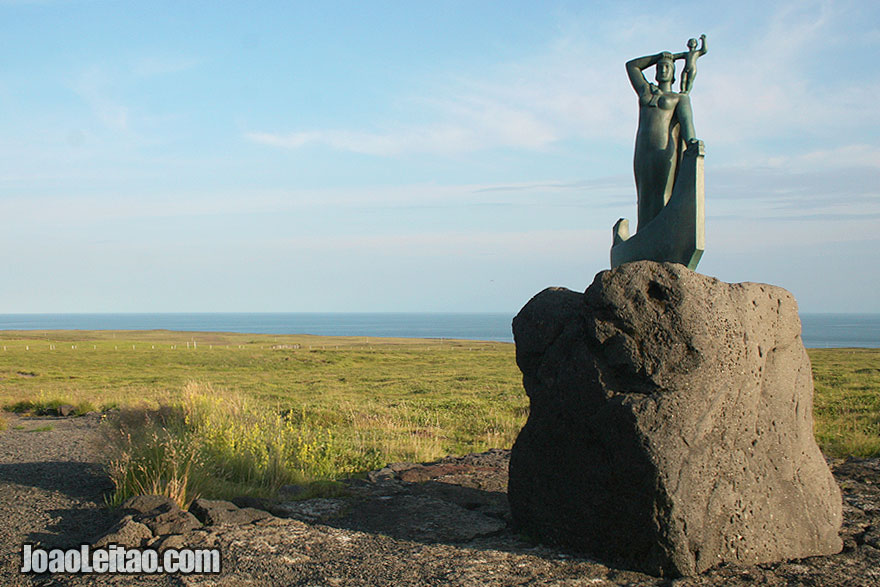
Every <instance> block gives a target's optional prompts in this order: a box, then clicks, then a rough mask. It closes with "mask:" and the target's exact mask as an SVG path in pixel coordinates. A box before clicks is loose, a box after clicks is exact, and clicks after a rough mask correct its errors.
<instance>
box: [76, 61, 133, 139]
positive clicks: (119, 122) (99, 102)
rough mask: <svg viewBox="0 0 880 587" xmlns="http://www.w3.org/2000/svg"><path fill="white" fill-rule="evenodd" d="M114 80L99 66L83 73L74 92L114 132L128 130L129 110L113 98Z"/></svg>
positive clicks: (78, 78)
mask: <svg viewBox="0 0 880 587" xmlns="http://www.w3.org/2000/svg"><path fill="white" fill-rule="evenodd" d="M111 88H112V79H111V77H110V76H109V75H108V74H107V72H106V71H105V70H104V69H102V68H100V67H97V66H92V67H90V68H88V69H86V70H85V71H83V72H82V73H81V74H80V75H79V76H78V77H77V78H76V80H75V81H74V84H73V89H74V91H75V92H76V93H77V94H78V95H79V96H80V97H81V98H82V99H83V100H84V101H85V102H86V103H87V104H88V105H89V106H90V107H91V109H92V111H93V112H94V114H95V116H96V117H97V118H98V120H100V121H101V123H102V124H103V125H104V126H106V127H107V128H109V129H110V130H114V131H126V130H128V123H129V109H128V107H126V106H124V105H123V104H121V103H120V102H119V101H118V100H116V99H114V98H113V97H112V89H111Z"/></svg>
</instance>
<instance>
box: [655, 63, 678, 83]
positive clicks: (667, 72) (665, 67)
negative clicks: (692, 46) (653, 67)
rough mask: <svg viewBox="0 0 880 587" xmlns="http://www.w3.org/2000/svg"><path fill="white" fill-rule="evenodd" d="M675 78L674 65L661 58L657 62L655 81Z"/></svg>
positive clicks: (669, 80) (660, 81) (667, 80)
mask: <svg viewBox="0 0 880 587" xmlns="http://www.w3.org/2000/svg"><path fill="white" fill-rule="evenodd" d="M673 79H675V67H674V66H673V65H672V62H671V61H667V60H665V59H664V60H663V61H658V62H657V82H658V83H662V82H671V81H672V80H673Z"/></svg>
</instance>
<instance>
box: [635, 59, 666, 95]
mask: <svg viewBox="0 0 880 587" xmlns="http://www.w3.org/2000/svg"><path fill="white" fill-rule="evenodd" d="M660 55H662V54H657V55H647V56H645V57H636V58H635V59H630V60H629V61H627V62H626V73H627V75H628V76H629V81H630V83H631V84H632V87H633V89H634V90H635V91H636V93H637V94H639V95H640V96H641V95H642V93H643V92H645V91H646V90H647V89H648V87H649V86H650V84H649V83H648V80H646V79H645V74H644V73H642V71H643V70H645V69H647V68H649V67H651V66H652V65H654V64H655V63H657V60H658V59H659V58H660Z"/></svg>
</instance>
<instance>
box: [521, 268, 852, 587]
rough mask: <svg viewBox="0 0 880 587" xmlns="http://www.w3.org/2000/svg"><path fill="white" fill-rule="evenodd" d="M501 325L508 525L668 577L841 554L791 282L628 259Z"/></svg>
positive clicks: (555, 291)
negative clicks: (509, 348)
mask: <svg viewBox="0 0 880 587" xmlns="http://www.w3.org/2000/svg"><path fill="white" fill-rule="evenodd" d="M513 330H514V337H515V340H516V359H517V363H518V365H519V367H520V369H521V370H522V372H523V384H524V386H525V389H526V392H527V393H528V395H529V398H530V400H531V413H530V415H529V419H528V422H527V423H526V425H525V427H524V428H523V430H522V432H521V433H520V435H519V438H517V441H516V444H515V445H514V447H513V453H512V455H511V461H510V480H509V489H508V491H509V499H510V506H511V510H512V514H513V518H514V521H515V522H516V524H517V526H518V527H519V528H520V529H521V530H522V531H525V532H526V533H528V534H530V535H532V536H536V537H538V538H541V539H543V540H546V541H550V542H554V543H558V544H564V545H567V546H570V547H573V548H575V549H577V550H580V551H585V552H588V553H592V554H594V555H598V556H600V557H602V558H605V559H606V560H610V561H613V562H615V563H617V564H621V565H624V566H627V567H632V568H636V569H639V570H643V571H647V572H650V573H653V574H658V575H672V576H674V575H690V574H694V573H699V572H702V571H704V570H706V569H708V568H710V567H712V566H714V565H717V564H719V563H721V562H725V561H735V562H739V563H759V562H769V561H775V560H782V559H788V558H800V557H806V556H812V555H824V554H831V553H836V552H839V551H840V549H841V546H842V544H841V540H840V538H839V536H838V531H839V529H840V525H841V518H842V514H841V498H840V491H839V490H838V487H837V485H836V484H835V482H834V479H833V478H832V476H831V473H830V471H829V469H828V466H827V465H826V463H825V460H824V459H823V457H822V454H821V453H820V452H819V449H818V447H817V446H816V442H815V440H814V438H813V418H812V394H813V383H812V375H811V371H810V361H809V358H808V357H807V354H806V352H805V350H804V346H803V343H802V341H801V337H800V331H801V327H800V320H799V318H798V314H797V304H796V302H795V300H794V298H793V297H792V295H791V294H790V293H788V292H787V291H785V290H784V289H781V288H779V287H775V286H771V285H763V284H757V283H739V284H728V283H724V282H721V281H718V280H717V279H713V278H711V277H706V276H704V275H700V274H698V273H694V272H693V271H690V270H688V269H686V268H685V267H684V266H682V265H676V264H671V263H654V262H651V261H642V262H637V263H628V264H625V265H622V266H620V267H618V268H616V269H614V270H611V271H603V272H601V273H599V274H598V275H597V276H596V278H595V280H594V282H593V284H592V285H591V286H590V287H589V288H588V289H587V291H586V292H585V293H584V294H579V293H575V292H572V291H569V290H565V289H559V288H551V289H546V290H544V291H542V292H541V293H539V294H538V295H536V296H535V297H534V298H533V299H532V300H531V301H530V302H529V303H528V304H526V306H525V307H524V308H523V309H522V310H521V311H520V313H519V314H518V315H517V317H516V318H515V319H514V321H513Z"/></svg>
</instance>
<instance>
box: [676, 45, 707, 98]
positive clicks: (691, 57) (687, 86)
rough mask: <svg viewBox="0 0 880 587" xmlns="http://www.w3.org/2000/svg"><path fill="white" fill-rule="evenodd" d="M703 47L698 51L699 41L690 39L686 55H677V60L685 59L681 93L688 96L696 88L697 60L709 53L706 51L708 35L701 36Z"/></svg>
mask: <svg viewBox="0 0 880 587" xmlns="http://www.w3.org/2000/svg"><path fill="white" fill-rule="evenodd" d="M700 42H701V46H700V48H699V49H697V40H696V39H688V42H687V46H688V50H687V52H684V53H676V54H675V55H674V56H673V57H674V58H675V59H684V70H682V72H681V93H682V94H688V93H690V91H691V88H692V87H694V78H695V77H697V58H698V57H702V56H703V55H705V54H706V52H707V51H708V50H707V49H706V35H700Z"/></svg>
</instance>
